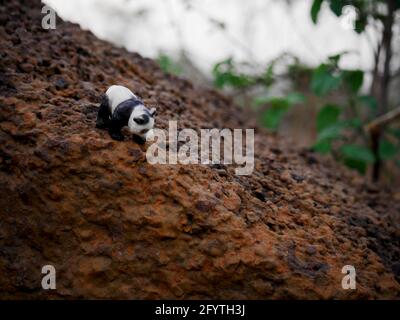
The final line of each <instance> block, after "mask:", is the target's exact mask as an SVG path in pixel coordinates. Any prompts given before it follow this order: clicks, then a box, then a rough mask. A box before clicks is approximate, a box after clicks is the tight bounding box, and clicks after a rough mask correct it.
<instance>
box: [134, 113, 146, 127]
mask: <svg viewBox="0 0 400 320" xmlns="http://www.w3.org/2000/svg"><path fill="white" fill-rule="evenodd" d="M149 120H150V117H149V116H148V115H147V114H143V115H141V116H140V117H137V118H133V121H135V122H136V123H137V124H140V125H143V124H146V123H148V122H149Z"/></svg>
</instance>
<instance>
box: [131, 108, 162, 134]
mask: <svg viewBox="0 0 400 320" xmlns="http://www.w3.org/2000/svg"><path fill="white" fill-rule="evenodd" d="M155 115H156V108H151V109H148V108H147V107H145V106H144V105H142V104H140V105H138V106H136V107H135V108H134V109H133V111H132V113H131V116H130V117H129V121H128V128H129V131H130V132H132V133H134V134H136V135H139V136H145V135H146V133H147V132H148V131H149V130H151V129H153V127H154V120H155Z"/></svg>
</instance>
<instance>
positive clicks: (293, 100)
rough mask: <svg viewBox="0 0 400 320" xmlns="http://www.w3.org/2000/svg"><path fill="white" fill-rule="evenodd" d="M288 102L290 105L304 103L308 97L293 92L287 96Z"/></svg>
mask: <svg viewBox="0 0 400 320" xmlns="http://www.w3.org/2000/svg"><path fill="white" fill-rule="evenodd" d="M286 99H287V101H288V102H289V104H290V105H293V104H299V103H304V101H305V100H306V97H305V96H304V95H303V94H301V93H298V92H291V93H289V94H288V95H287V96H286Z"/></svg>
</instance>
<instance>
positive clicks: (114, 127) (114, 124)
mask: <svg viewBox="0 0 400 320" xmlns="http://www.w3.org/2000/svg"><path fill="white" fill-rule="evenodd" d="M123 127H124V126H123V125H122V124H121V122H120V121H118V120H115V119H111V120H110V121H109V126H108V133H109V134H110V136H111V138H113V139H114V140H118V141H122V140H124V135H123V134H122V132H121V129H122V128H123Z"/></svg>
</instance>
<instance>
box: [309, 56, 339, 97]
mask: <svg viewBox="0 0 400 320" xmlns="http://www.w3.org/2000/svg"><path fill="white" fill-rule="evenodd" d="M340 82H341V78H340V77H337V76H334V75H332V74H331V72H330V70H329V68H328V66H327V65H326V64H321V65H320V66H319V67H318V68H317V69H315V70H314V72H313V75H312V79H311V89H312V91H313V92H314V93H315V94H316V95H318V96H323V95H325V94H327V93H328V92H330V91H332V90H334V89H337V88H338V87H339V86H340Z"/></svg>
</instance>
